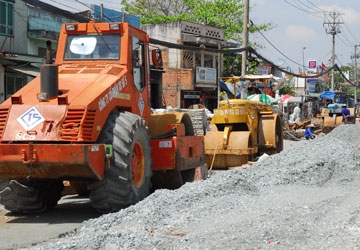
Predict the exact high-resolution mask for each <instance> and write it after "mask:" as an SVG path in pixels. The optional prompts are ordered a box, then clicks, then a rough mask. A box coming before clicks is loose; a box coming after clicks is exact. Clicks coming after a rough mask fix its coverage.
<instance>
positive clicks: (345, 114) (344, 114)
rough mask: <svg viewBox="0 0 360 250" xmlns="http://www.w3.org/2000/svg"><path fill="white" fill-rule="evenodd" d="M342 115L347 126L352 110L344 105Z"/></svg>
mask: <svg viewBox="0 0 360 250" xmlns="http://www.w3.org/2000/svg"><path fill="white" fill-rule="evenodd" d="M341 115H342V123H343V124H347V123H348V117H349V116H350V110H349V109H347V108H346V104H343V105H342V110H341Z"/></svg>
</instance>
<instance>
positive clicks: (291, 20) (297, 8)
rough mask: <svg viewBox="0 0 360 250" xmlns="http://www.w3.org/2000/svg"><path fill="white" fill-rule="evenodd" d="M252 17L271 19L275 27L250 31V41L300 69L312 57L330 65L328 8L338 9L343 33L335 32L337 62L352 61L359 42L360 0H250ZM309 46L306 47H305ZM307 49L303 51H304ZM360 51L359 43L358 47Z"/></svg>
mask: <svg viewBox="0 0 360 250" xmlns="http://www.w3.org/2000/svg"><path fill="white" fill-rule="evenodd" d="M250 6H251V9H250V20H252V21H253V23H254V24H255V25H257V24H263V23H272V24H273V25H274V28H273V29H272V30H270V31H267V32H262V35H261V34H254V35H253V34H251V35H250V37H249V41H251V42H256V43H258V44H261V46H263V47H265V48H261V49H257V51H258V52H259V53H260V54H261V55H262V56H264V57H265V58H268V59H270V60H271V61H273V62H275V63H281V64H284V65H288V66H290V68H291V69H292V70H293V71H294V72H295V73H298V71H299V67H300V68H301V65H302V64H303V54H304V61H305V64H307V62H308V61H309V60H316V61H317V63H318V64H321V63H322V62H324V64H325V65H327V66H330V65H331V54H332V35H330V34H327V33H326V31H325V27H328V25H325V26H324V22H327V20H326V19H325V14H324V13H326V11H327V12H329V13H331V12H336V13H339V14H340V16H339V18H337V19H336V20H337V21H339V22H341V24H340V25H339V28H340V33H338V34H337V35H336V36H335V63H336V64H338V65H339V66H345V65H348V64H349V63H352V62H353V59H351V57H352V56H353V55H354V53H355V45H360V29H359V24H360V1H357V0H342V1H338V0H337V1H335V0H327V1H323V0H322V1H320V0H313V1H309V0H250ZM304 47H306V48H305V49H303V48H304ZM303 52H304V53H303ZM357 52H358V54H360V47H357Z"/></svg>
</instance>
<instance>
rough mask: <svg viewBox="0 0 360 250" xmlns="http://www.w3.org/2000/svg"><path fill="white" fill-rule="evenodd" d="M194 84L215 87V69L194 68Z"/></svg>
mask: <svg viewBox="0 0 360 250" xmlns="http://www.w3.org/2000/svg"><path fill="white" fill-rule="evenodd" d="M196 83H207V84H211V85H216V69H214V68H204V67H196Z"/></svg>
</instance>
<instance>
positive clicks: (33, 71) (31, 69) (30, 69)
mask: <svg viewBox="0 0 360 250" xmlns="http://www.w3.org/2000/svg"><path fill="white" fill-rule="evenodd" d="M7 68H8V69H10V70H13V71H15V72H19V73H23V74H26V75H29V76H34V77H36V76H39V75H40V68H38V67H35V66H32V65H27V66H7Z"/></svg>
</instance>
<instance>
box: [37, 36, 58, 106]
mask: <svg viewBox="0 0 360 250" xmlns="http://www.w3.org/2000/svg"><path fill="white" fill-rule="evenodd" d="M51 53H52V52H51V41H46V64H44V65H42V66H40V93H38V94H37V98H38V100H39V101H47V100H49V99H52V98H55V97H57V96H58V92H59V79H58V66H56V65H54V64H52V60H53V59H52V55H51Z"/></svg>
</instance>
